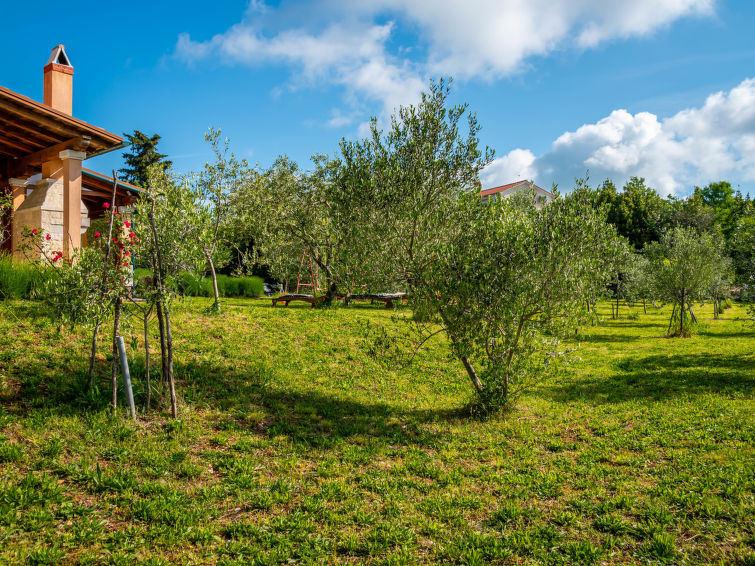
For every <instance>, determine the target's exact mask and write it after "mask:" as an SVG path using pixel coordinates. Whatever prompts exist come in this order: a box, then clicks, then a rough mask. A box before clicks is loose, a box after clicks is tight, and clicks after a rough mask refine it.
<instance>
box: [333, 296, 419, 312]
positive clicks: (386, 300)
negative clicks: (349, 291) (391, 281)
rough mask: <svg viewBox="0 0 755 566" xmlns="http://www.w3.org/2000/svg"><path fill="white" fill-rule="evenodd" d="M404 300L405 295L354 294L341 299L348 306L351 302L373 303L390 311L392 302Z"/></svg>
mask: <svg viewBox="0 0 755 566" xmlns="http://www.w3.org/2000/svg"><path fill="white" fill-rule="evenodd" d="M405 298H406V293H355V294H353V295H346V297H344V299H343V303H344V304H345V305H348V304H349V303H350V302H351V301H371V302H372V303H375V301H378V302H382V303H384V304H385V308H387V309H392V308H393V303H394V301H398V302H401V301H403V300H404V299H405Z"/></svg>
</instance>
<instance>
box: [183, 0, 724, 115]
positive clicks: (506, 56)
mask: <svg viewBox="0 0 755 566" xmlns="http://www.w3.org/2000/svg"><path fill="white" fill-rule="evenodd" d="M714 3H715V0H631V1H624V0H467V1H465V2H459V1H458V0H412V1H411V2H407V1H406V0H362V1H360V2H353V1H352V0H312V1H310V2H297V1H293V0H290V1H288V2H285V1H284V2H283V3H282V4H281V5H280V6H278V7H275V8H272V7H268V6H266V5H265V4H264V3H262V2H261V1H260V0H254V1H253V2H251V4H250V6H249V8H248V10H247V11H246V14H245V15H244V17H243V20H242V21H241V22H240V23H239V24H236V25H234V26H232V27H231V28H229V29H228V30H226V31H223V32H222V33H219V34H217V35H215V36H214V37H212V38H211V39H209V40H207V41H195V40H193V39H191V37H190V36H189V35H187V34H182V35H180V36H179V38H178V41H177V43H176V48H175V53H176V56H177V57H179V58H181V59H183V60H185V61H187V62H194V61H197V60H201V59H206V58H216V59H218V60H220V61H222V62H224V63H227V64H244V65H255V64H262V63H278V64H284V65H287V66H289V67H291V69H292V73H291V81H292V85H293V86H295V87H300V86H304V85H308V84H312V83H313V82H314V81H317V82H318V84H323V83H328V84H336V85H339V86H341V87H343V88H344V92H345V96H346V101H347V103H349V104H350V105H351V106H352V107H355V106H359V104H360V103H362V102H363V101H364V100H370V101H373V102H378V103H380V104H381V105H382V111H383V114H384V115H388V114H390V113H391V111H392V110H393V109H394V108H395V107H396V106H398V105H400V104H410V103H413V102H415V101H416V100H417V99H418V96H419V93H420V92H421V90H422V89H423V87H424V86H425V85H426V82H427V81H426V79H427V77H429V76H439V75H445V76H448V75H453V76H455V77H458V78H461V79H464V78H472V77H483V78H497V77H500V76H503V75H506V74H510V73H512V72H516V71H517V70H519V69H520V68H522V66H523V64H524V63H525V62H526V61H527V60H528V58H531V57H533V56H543V55H547V54H548V53H550V52H552V51H553V50H556V49H568V48H577V49H583V48H590V47H594V46H595V45H598V44H599V43H601V42H605V41H608V40H613V39H616V38H627V37H632V36H638V35H644V34H648V33H652V32H653V31H655V30H657V29H659V28H661V27H663V26H666V25H669V24H671V23H672V22H674V21H675V20H677V19H679V18H682V17H685V16H691V15H707V14H710V13H712V11H713V8H714ZM386 21H388V23H385V22H386ZM271 22H272V23H271ZM266 24H269V25H268V27H266ZM400 24H406V26H405V29H407V30H410V31H411V32H412V33H416V34H417V35H418V37H416V38H414V39H413V44H418V45H420V46H421V47H422V49H419V50H418V49H408V48H407V46H406V45H394V44H393V40H394V39H395V37H393V36H395V35H396V34H395V33H394V29H395V28H396V26H397V25H400ZM268 28H274V31H272V32H271V31H270V30H269V29H268ZM425 47H426V49H424V48H425ZM410 56H411V57H414V58H413V59H411V58H409V57H410Z"/></svg>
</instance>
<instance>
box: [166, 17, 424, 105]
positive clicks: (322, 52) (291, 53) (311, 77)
mask: <svg viewBox="0 0 755 566" xmlns="http://www.w3.org/2000/svg"><path fill="white" fill-rule="evenodd" d="M391 28H392V24H390V23H389V24H384V25H371V24H362V23H352V24H351V25H350V26H345V25H340V24H332V25H331V26H329V27H328V28H326V29H325V30H324V31H322V32H320V33H318V34H313V33H308V32H306V31H304V30H302V29H291V30H284V31H281V32H280V33H278V34H276V35H273V36H272V37H266V36H264V35H263V34H262V33H261V32H260V31H259V30H258V29H257V28H256V27H255V26H253V25H251V24H246V23H241V24H238V25H235V26H233V27H232V28H230V29H229V30H228V31H226V32H224V33H222V34H218V35H216V36H214V37H213V38H212V39H210V40H208V41H205V42H197V41H193V40H192V39H191V38H190V37H189V36H188V35H187V34H182V35H181V36H179V38H178V42H177V44H176V56H177V57H179V58H180V59H182V60H184V61H186V62H187V63H192V62H195V61H196V60H199V59H204V58H207V57H215V58H218V59H219V60H221V61H223V62H225V63H231V64H236V63H240V64H245V65H255V64H262V63H270V62H272V63H283V64H285V65H288V66H291V67H292V68H293V69H294V70H295V73H293V75H292V79H291V81H292V86H294V87H301V86H304V85H311V84H314V83H315V82H319V83H325V84H331V83H332V84H337V85H340V86H342V87H344V89H345V92H346V98H347V101H348V102H350V103H351V105H352V106H353V105H356V104H358V103H359V101H361V100H364V99H369V100H372V101H377V102H379V103H381V104H382V105H383V112H384V113H385V114H386V115H387V114H390V113H391V112H392V111H393V109H394V108H395V107H397V106H398V105H400V104H409V103H413V102H415V101H416V100H418V99H419V93H420V92H422V89H423V87H424V86H425V81H424V79H423V78H421V77H420V75H419V74H418V72H417V70H416V69H415V68H414V66H413V65H412V64H411V63H410V62H408V61H401V60H398V59H396V58H394V57H392V56H390V55H389V54H388V52H387V51H386V49H385V43H386V41H387V39H388V37H389V36H390V33H391Z"/></svg>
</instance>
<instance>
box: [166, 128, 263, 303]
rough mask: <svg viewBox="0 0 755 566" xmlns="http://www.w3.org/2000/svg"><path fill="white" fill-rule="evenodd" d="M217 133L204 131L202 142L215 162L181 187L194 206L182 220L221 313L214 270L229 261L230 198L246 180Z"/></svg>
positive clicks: (246, 170)
mask: <svg viewBox="0 0 755 566" xmlns="http://www.w3.org/2000/svg"><path fill="white" fill-rule="evenodd" d="M220 134H221V132H220V130H215V129H212V128H211V129H210V130H209V132H207V134H206V135H205V141H207V142H208V143H209V144H210V146H211V147H212V151H213V153H214V155H215V160H214V161H212V162H208V163H206V164H205V167H204V170H203V171H202V172H200V173H196V174H190V175H189V176H188V177H187V179H186V182H185V184H184V185H183V186H185V187H186V189H187V190H188V193H189V195H188V196H190V197H191V199H193V206H191V207H188V208H187V209H186V210H185V213H186V216H185V218H186V222H187V223H188V224H189V225H190V226H191V228H192V231H193V234H192V238H193V239H194V241H195V242H196V245H197V247H198V250H199V251H200V252H201V255H202V258H203V259H204V261H205V262H206V265H207V268H208V269H209V271H210V278H211V280H212V292H213V298H214V302H213V305H212V310H214V311H215V312H220V294H219V292H218V279H217V272H216V270H217V268H218V267H222V265H221V264H222V263H223V262H224V261H226V260H227V258H228V255H229V245H230V242H229V241H228V239H227V238H226V235H227V234H229V233H232V232H234V229H233V226H232V225H233V224H234V222H235V221H236V220H237V219H238V216H237V215H235V214H234V208H233V206H232V195H233V194H234V193H235V192H238V190H239V188H240V187H241V186H243V185H244V184H245V183H246V181H247V179H248V178H249V168H248V167H247V164H246V162H245V161H243V160H241V161H239V160H238V159H237V158H236V157H235V156H234V155H233V153H231V152H230V151H229V142H228V139H225V140H222V141H221V138H220ZM179 186H181V184H179Z"/></svg>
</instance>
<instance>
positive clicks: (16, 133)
mask: <svg viewBox="0 0 755 566" xmlns="http://www.w3.org/2000/svg"><path fill="white" fill-rule="evenodd" d="M123 147H124V143H123V139H122V138H121V137H120V136H117V135H115V134H113V133H110V132H108V131H106V130H104V129H102V128H99V127H97V126H93V125H91V124H88V123H86V122H84V121H82V120H79V119H77V118H74V116H73V65H71V62H70V59H69V58H68V55H67V54H66V51H65V47H64V46H63V45H58V46H56V47H55V48H53V50H52V54H51V55H50V58H49V60H48V61H47V64H46V65H45V66H44V69H43V101H42V102H41V103H40V102H37V101H35V100H32V99H31V98H28V97H26V96H23V95H21V94H19V93H16V92H13V91H12V90H10V89H7V88H5V87H2V86H0V191H4V192H5V193H6V194H10V195H12V210H6V211H3V212H0V214H4V215H6V216H5V220H6V222H3V223H2V224H3V225H4V226H7V230H6V233H4V234H2V235H1V236H2V238H0V241H2V249H3V250H4V251H6V252H13V253H14V254H16V255H19V245H20V243H21V239H22V233H23V229H24V227H25V226H28V227H29V228H31V229H35V228H36V229H38V230H44V231H45V233H47V234H49V235H50V236H51V238H50V240H46V245H47V246H49V249H50V250H60V251H62V252H63V253H64V254H65V255H70V254H71V253H72V252H73V250H74V249H76V248H78V247H80V246H81V245H82V243H83V241H82V238H83V236H84V234H85V233H86V229H87V228H88V226H89V223H90V221H91V220H92V219H94V218H97V217H98V216H101V215H102V214H103V211H104V209H103V206H102V204H103V203H104V202H105V201H110V199H111V198H112V190H113V178H112V177H110V176H108V175H104V174H102V173H97V172H96V171H92V170H91V169H88V168H86V167H84V166H83V163H84V161H86V160H87V159H90V158H92V157H95V156H98V155H102V154H103V153H107V152H110V151H114V150H117V149H121V148H123ZM137 194H138V189H137V187H134V186H133V185H130V184H128V183H124V182H118V183H117V185H116V206H118V207H126V206H128V205H130V204H131V203H132V202H133V201H134V199H135V198H136V195H137ZM7 220H10V222H7Z"/></svg>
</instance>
